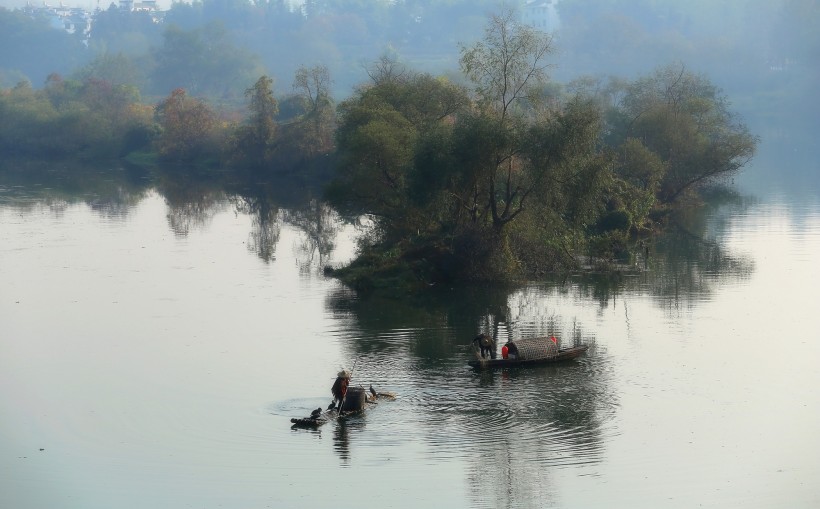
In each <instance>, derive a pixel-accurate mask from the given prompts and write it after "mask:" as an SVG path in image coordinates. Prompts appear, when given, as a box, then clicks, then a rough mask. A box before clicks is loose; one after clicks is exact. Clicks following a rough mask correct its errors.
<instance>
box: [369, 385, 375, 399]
mask: <svg viewBox="0 0 820 509" xmlns="http://www.w3.org/2000/svg"><path fill="white" fill-rule="evenodd" d="M370 394H372V395H373V399H376V390H375V389H374V388H373V384H370Z"/></svg>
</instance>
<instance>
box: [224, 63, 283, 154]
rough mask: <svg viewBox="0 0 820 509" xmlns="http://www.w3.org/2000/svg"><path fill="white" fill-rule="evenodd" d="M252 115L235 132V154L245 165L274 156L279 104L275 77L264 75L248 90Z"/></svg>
mask: <svg viewBox="0 0 820 509" xmlns="http://www.w3.org/2000/svg"><path fill="white" fill-rule="evenodd" d="M245 97H246V98H247V99H248V111H249V112H250V117H249V118H248V120H247V121H246V122H245V124H243V125H242V126H240V127H239V128H238V129H237V130H236V133H234V136H233V140H232V151H233V157H234V158H235V159H236V160H238V161H239V162H241V163H243V164H250V165H252V166H254V167H261V166H264V165H265V164H267V163H269V162H270V160H271V158H272V157H273V152H274V149H275V145H274V142H275V140H276V132H277V125H276V116H277V115H278V114H279V104H278V102H277V101H276V98H274V96H273V79H271V78H270V77H268V76H261V77H260V78H259V79H258V80H257V81H256V83H255V84H254V85H253V86H252V87H250V88H249V89H247V90H246V91H245Z"/></svg>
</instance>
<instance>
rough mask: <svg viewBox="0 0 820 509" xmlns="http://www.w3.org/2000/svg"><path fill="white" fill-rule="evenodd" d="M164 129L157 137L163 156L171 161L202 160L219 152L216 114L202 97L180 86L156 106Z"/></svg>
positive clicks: (219, 144)
mask: <svg viewBox="0 0 820 509" xmlns="http://www.w3.org/2000/svg"><path fill="white" fill-rule="evenodd" d="M156 119H157V123H158V124H159V125H160V126H161V128H162V132H161V134H160V136H159V138H158V139H157V141H156V144H157V150H158V152H159V154H160V156H161V157H162V158H164V159H167V160H171V161H193V160H203V159H205V158H206V156H207V155H209V154H211V155H215V154H216V153H218V152H219V150H220V147H221V143H220V142H219V139H218V137H217V131H216V120H217V117H216V114H215V113H214V111H213V110H212V109H211V108H210V107H209V106H208V105H207V104H206V103H205V102H204V101H202V100H201V99H196V98H192V97H189V96H188V94H187V93H186V91H185V90H184V89H182V88H177V89H175V90H174V91H173V92H171V95H170V96H168V97H167V98H166V99H165V100H164V101H162V102H161V103H160V104H159V105H157V107H156Z"/></svg>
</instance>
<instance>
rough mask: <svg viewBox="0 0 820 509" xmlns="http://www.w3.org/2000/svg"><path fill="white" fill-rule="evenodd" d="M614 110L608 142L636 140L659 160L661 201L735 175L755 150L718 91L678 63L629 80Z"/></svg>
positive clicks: (742, 125) (750, 136)
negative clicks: (661, 171) (663, 169)
mask: <svg viewBox="0 0 820 509" xmlns="http://www.w3.org/2000/svg"><path fill="white" fill-rule="evenodd" d="M616 110H617V115H613V118H614V119H616V120H615V122H614V123H613V126H612V127H613V131H614V133H615V136H614V137H613V140H612V141H613V142H616V143H619V142H618V139H619V138H620V140H622V141H626V140H627V139H628V138H634V139H638V140H641V142H642V143H643V145H644V146H645V147H646V148H648V149H649V150H651V151H652V152H653V153H654V154H656V155H657V157H659V158H660V160H661V161H663V165H664V166H665V172H664V174H663V176H662V178H661V179H660V182H659V184H660V187H659V190H658V193H659V194H658V198H659V199H660V200H661V201H662V202H666V203H669V202H673V201H675V200H676V199H678V198H680V197H681V196H683V195H685V194H687V193H688V192H690V191H692V190H694V189H697V188H699V187H702V186H704V185H707V184H710V183H714V182H715V181H717V180H719V179H722V178H727V177H731V176H733V175H735V174H736V173H737V172H738V171H739V170H740V169H741V168H742V167H743V166H744V165H745V164H746V163H747V162H748V161H749V160H750V159H751V157H752V156H753V155H754V152H755V147H756V144H757V138H756V137H755V136H753V135H752V134H750V133H749V130H748V128H747V127H746V126H745V125H744V124H743V123H741V122H740V121H738V119H737V118H736V116H735V115H734V114H733V113H732V112H731V111H730V110H729V101H728V99H727V98H726V97H725V96H724V95H723V93H722V92H721V91H720V90H719V89H718V88H717V87H715V86H714V85H713V84H712V83H711V82H709V80H708V79H706V78H705V77H704V76H701V75H696V74H694V73H692V72H689V71H687V70H686V68H685V67H684V66H682V65H671V66H667V67H663V68H660V69H658V70H657V71H655V72H654V73H653V74H652V75H650V76H648V77H645V78H641V79H638V80H637V81H635V82H633V83H632V84H631V85H629V86H628V88H627V92H626V95H625V96H624V98H623V100H622V101H621V103H620V104H619V105H618V106H617V108H616Z"/></svg>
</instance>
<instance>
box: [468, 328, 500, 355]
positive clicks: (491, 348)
mask: <svg viewBox="0 0 820 509" xmlns="http://www.w3.org/2000/svg"><path fill="white" fill-rule="evenodd" d="M472 343H473V344H478V346H479V348H480V349H481V358H482V359H484V358H486V357H485V354H486V356H487V357H490V358H492V359H495V355H496V354H495V340H494V339H493V338H492V336H490V335H489V334H484V333H481V334H479V335H478V336H476V337H475V338H474V339H473V341H472Z"/></svg>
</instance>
